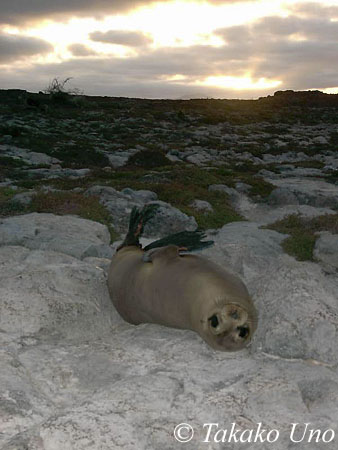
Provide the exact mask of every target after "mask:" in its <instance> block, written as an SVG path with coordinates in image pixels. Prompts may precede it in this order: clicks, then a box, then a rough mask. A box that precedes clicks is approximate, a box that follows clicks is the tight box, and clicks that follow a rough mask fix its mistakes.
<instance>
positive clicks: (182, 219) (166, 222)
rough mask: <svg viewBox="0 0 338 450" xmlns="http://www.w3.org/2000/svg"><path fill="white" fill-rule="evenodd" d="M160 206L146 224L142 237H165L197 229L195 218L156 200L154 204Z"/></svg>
mask: <svg viewBox="0 0 338 450" xmlns="http://www.w3.org/2000/svg"><path fill="white" fill-rule="evenodd" d="M150 203H156V204H157V205H160V208H159V209H158V210H157V211H156V214H155V216H154V217H153V218H152V219H150V220H149V222H147V223H146V225H145V227H144V237H149V236H162V237H164V236H166V235H168V234H172V233H178V232H179V231H194V230H196V228H197V222H196V220H195V217H192V216H188V215H187V214H184V213H183V212H182V211H180V210H179V209H177V208H174V207H173V206H171V205H170V204H169V203H166V202H162V201H161V200H157V201H155V202H150Z"/></svg>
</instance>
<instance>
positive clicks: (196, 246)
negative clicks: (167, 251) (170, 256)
mask: <svg viewBox="0 0 338 450" xmlns="http://www.w3.org/2000/svg"><path fill="white" fill-rule="evenodd" d="M205 237H206V234H205V233H204V232H203V231H201V230H198V229H197V230H195V231H180V232H179V233H174V234H169V236H166V237H164V238H162V239H158V240H157V241H154V242H152V243H151V244H149V245H147V246H146V247H144V250H145V251H148V250H150V249H154V248H159V247H166V246H169V245H170V246H172V245H175V246H177V247H185V250H187V251H189V252H193V251H197V250H202V249H204V248H207V247H210V246H211V245H213V244H214V241H202V239H204V238H205Z"/></svg>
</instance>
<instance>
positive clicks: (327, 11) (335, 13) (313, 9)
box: [288, 2, 338, 19]
mask: <svg viewBox="0 0 338 450" xmlns="http://www.w3.org/2000/svg"><path fill="white" fill-rule="evenodd" d="M288 9H289V11H290V12H291V13H292V14H296V15H298V16H301V17H306V18H318V17H321V18H332V19H333V18H338V7H337V6H329V5H323V4H320V3H310V2H304V3H296V4H294V5H289V6H288Z"/></svg>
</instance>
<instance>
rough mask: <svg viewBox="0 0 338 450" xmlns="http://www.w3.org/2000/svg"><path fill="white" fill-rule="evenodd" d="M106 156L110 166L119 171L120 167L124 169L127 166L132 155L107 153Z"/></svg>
mask: <svg viewBox="0 0 338 450" xmlns="http://www.w3.org/2000/svg"><path fill="white" fill-rule="evenodd" d="M105 155H106V156H107V158H108V160H109V163H110V165H111V166H112V167H113V168H114V169H117V168H118V167H123V166H125V165H126V163H127V161H128V158H129V156H130V155H131V153H127V152H117V153H114V154H111V153H108V152H105Z"/></svg>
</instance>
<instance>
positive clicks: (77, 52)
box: [67, 44, 97, 56]
mask: <svg viewBox="0 0 338 450" xmlns="http://www.w3.org/2000/svg"><path fill="white" fill-rule="evenodd" d="M67 48H68V50H69V51H70V52H71V53H72V54H73V55H74V56H91V55H97V53H96V52H95V51H94V50H92V49H91V48H89V47H87V46H86V45H83V44H71V45H68V47H67Z"/></svg>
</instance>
